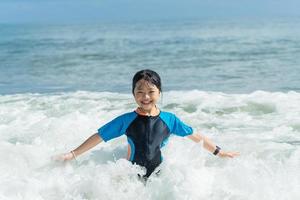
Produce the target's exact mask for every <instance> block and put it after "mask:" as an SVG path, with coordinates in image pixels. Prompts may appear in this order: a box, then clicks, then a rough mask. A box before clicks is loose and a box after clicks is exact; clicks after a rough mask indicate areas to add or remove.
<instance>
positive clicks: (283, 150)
mask: <svg viewBox="0 0 300 200" xmlns="http://www.w3.org/2000/svg"><path fill="white" fill-rule="evenodd" d="M0 27H1V29H0V32H1V38H0V43H1V46H0V47H1V48H0V58H1V66H0V68H1V73H0V93H1V95H0V199H3V200H6V199H149V200H154V199H155V200H156V199H164V200H173V199H178V200H190V199H191V200H193V199H212V200H221V199H222V200H223V199H228V200H229V199H230V200H241V199H247V200H248V199H253V200H256V199H265V200H269V199H278V200H282V199H287V200H290V199H291V200H294V199H295V200H296V199H299V198H300V192H299V188H300V181H299V180H300V170H299V169H300V156H299V155H300V91H299V78H298V77H299V64H300V59H299V58H300V57H299V56H300V46H299V44H300V43H299V42H300V36H299V34H297V33H299V32H300V26H299V23H298V21H297V20H295V21H293V23H292V22H290V21H284V20H283V21H280V20H279V21H271V22H266V21H262V22H253V21H251V22H249V21H244V22H225V21H210V22H199V21H192V22H190V21H189V22H184V23H183V22H182V23H179V22H176V23H166V24H162V23H153V24H149V25H147V26H146V25H144V24H96V25H59V26H54V25H51V26H46V25H1V26H0ZM142 68H151V69H154V70H156V71H158V72H159V73H160V74H161V76H162V78H163V90H164V92H163V95H162V98H161V100H160V101H159V103H158V106H159V107H160V109H162V110H164V111H169V112H173V113H175V114H176V115H177V116H179V117H180V118H181V120H182V121H184V122H185V123H187V124H189V125H190V126H192V127H193V128H194V131H195V132H201V133H202V134H204V135H206V136H208V137H209V138H211V139H212V140H213V141H214V142H215V143H216V144H217V145H219V146H220V147H222V149H224V150H230V151H239V152H240V153H241V155H240V156H239V157H237V158H234V159H221V158H218V157H216V156H213V155H212V154H211V153H210V152H208V151H206V150H205V149H204V148H203V147H202V145H201V144H199V143H198V144H197V143H194V142H193V141H191V140H189V139H187V138H181V137H177V136H172V137H171V138H170V140H169V142H168V145H166V146H165V147H163V149H162V153H163V159H164V161H163V163H162V165H161V166H160V167H159V168H160V170H161V173H160V175H159V176H151V178H150V179H149V180H148V182H147V183H146V184H145V183H143V182H141V181H140V180H139V179H138V178H137V174H138V173H143V172H144V169H143V168H140V167H138V166H135V165H132V164H131V163H130V162H128V161H127V160H126V159H125V158H126V155H127V140H126V137H125V136H122V137H120V138H118V139H115V140H112V141H110V142H107V143H104V142H103V143H101V144H100V145H97V146H96V147H95V148H94V149H93V150H90V151H88V152H87V153H85V154H83V155H82V156H79V157H78V158H77V161H75V160H74V161H71V162H57V161H55V160H53V156H55V155H58V154H60V153H65V152H68V151H70V150H72V149H74V148H76V147H77V146H78V145H80V144H81V143H82V142H83V141H84V140H85V139H87V138H88V137H89V136H91V135H92V134H93V133H95V132H97V129H98V128H99V127H100V126H102V125H103V124H105V123H106V122H108V121H110V120H112V119H113V118H114V117H116V116H118V115H120V114H122V113H125V112H130V111H132V110H134V109H135V108H136V104H135V102H134V99H133V97H132V94H131V91H130V87H131V85H130V84H131V83H130V81H131V78H132V76H133V74H134V72H135V71H137V70H139V69H142Z"/></svg>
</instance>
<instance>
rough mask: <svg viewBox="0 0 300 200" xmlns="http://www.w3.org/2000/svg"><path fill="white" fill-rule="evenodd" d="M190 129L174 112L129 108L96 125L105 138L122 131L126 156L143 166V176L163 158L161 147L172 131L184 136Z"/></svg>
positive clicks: (151, 170) (114, 136)
mask: <svg viewBox="0 0 300 200" xmlns="http://www.w3.org/2000/svg"><path fill="white" fill-rule="evenodd" d="M192 133H193V129H192V128H191V127H190V126H187V125H186V124H184V123H183V122H182V121H180V119H178V118H177V117H176V116H175V115H174V114H172V113H168V112H162V111H160V113H159V115H157V116H145V115H141V114H139V113H138V112H137V111H133V112H129V113H126V114H123V115H121V116H119V117H117V118H115V119H114V120H112V121H111V122H109V123H107V124H105V125H104V126H102V127H101V128H99V129H98V134H99V135H100V137H101V138H102V139H103V140H104V141H105V142H107V141H108V140H111V139H113V138H116V137H119V136H121V135H124V134H125V135H126V136H127V141H128V144H129V145H128V147H129V148H128V159H129V160H130V161H131V162H132V163H134V164H138V165H140V166H143V167H145V168H146V174H145V177H149V176H150V175H151V173H152V172H153V171H154V170H155V168H156V167H157V166H159V164H160V163H161V162H162V156H161V150H160V149H161V147H163V146H164V145H165V144H166V143H167V141H168V138H169V136H170V135H171V134H175V135H178V136H182V137H184V136H187V135H190V134H192Z"/></svg>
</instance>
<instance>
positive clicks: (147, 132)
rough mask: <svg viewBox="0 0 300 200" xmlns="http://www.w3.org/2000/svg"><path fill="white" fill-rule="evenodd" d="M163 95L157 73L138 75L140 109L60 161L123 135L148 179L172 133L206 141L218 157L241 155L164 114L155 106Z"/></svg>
mask: <svg viewBox="0 0 300 200" xmlns="http://www.w3.org/2000/svg"><path fill="white" fill-rule="evenodd" d="M161 92H162V89H161V79H160V77H159V75H158V74H157V73H156V72H154V71H152V70H142V71H139V72H137V73H136V74H135V75H134V77H133V80H132V93H133V96H134V99H135V101H136V103H137V105H138V107H137V109H136V110H134V111H132V112H128V113H125V114H123V115H120V116H118V117H117V118H115V119H113V120H112V121H111V122H109V123H107V124H105V125H104V126H102V127H101V128H99V129H98V132H97V133H95V134H94V135H92V136H91V137H89V138H88V139H87V140H86V141H85V142H84V143H82V144H81V145H80V146H79V147H77V148H76V149H74V150H72V151H71V152H69V153H66V154H63V155H61V156H60V159H62V160H72V159H74V158H76V157H77V156H79V155H81V154H82V153H84V152H86V151H88V150H89V149H91V148H93V147H94V146H96V145H97V144H99V143H100V142H102V141H105V142H107V141H109V140H111V139H113V138H116V137H119V136H121V135H124V134H125V135H126V136H127V141H128V156H127V159H128V160H129V161H131V162H132V163H133V164H138V165H140V166H143V167H145V168H146V174H145V175H144V177H145V178H148V177H149V176H150V175H151V173H152V172H153V171H154V170H155V168H156V167H157V166H159V164H160V163H161V162H162V155H161V150H160V149H161V147H162V146H164V145H165V144H166V142H167V140H168V138H169V136H170V135H171V134H174V135H177V136H181V137H188V138H190V139H191V140H193V141H194V142H197V143H199V142H200V141H203V146H204V148H206V149H207V150H208V151H210V152H212V153H213V154H214V155H218V156H219V157H230V158H233V157H235V156H237V155H239V153H237V152H226V151H223V150H221V148H220V147H218V146H216V145H215V144H214V143H213V142H212V141H211V140H210V139H208V138H207V137H205V136H203V135H201V134H200V133H193V129H192V128H191V127H190V126H188V125H186V124H185V123H183V122H182V121H181V120H180V119H179V118H178V117H177V116H176V115H174V114H172V113H169V112H164V111H161V110H160V109H159V108H158V107H157V105H156V103H157V102H158V100H159V98H160V95H161Z"/></svg>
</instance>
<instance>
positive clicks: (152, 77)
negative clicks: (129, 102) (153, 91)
mask: <svg viewBox="0 0 300 200" xmlns="http://www.w3.org/2000/svg"><path fill="white" fill-rule="evenodd" d="M141 79H143V80H145V81H148V82H149V83H151V84H153V85H155V86H156V87H157V88H158V90H159V91H160V92H162V90H161V79H160V76H159V75H158V73H156V72H155V71H152V70H150V69H144V70H141V71H138V72H137V73H136V74H135V75H134V77H133V79H132V94H134V88H135V85H136V83H137V82H138V81H139V80H141Z"/></svg>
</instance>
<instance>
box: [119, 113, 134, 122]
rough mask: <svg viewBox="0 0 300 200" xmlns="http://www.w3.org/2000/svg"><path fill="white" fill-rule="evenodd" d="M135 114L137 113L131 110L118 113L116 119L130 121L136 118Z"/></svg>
mask: <svg viewBox="0 0 300 200" xmlns="http://www.w3.org/2000/svg"><path fill="white" fill-rule="evenodd" d="M136 116H137V113H136V112H134V111H132V112H127V113H124V114H122V115H119V116H118V117H116V119H117V120H122V121H132V120H133V119H135V118H136Z"/></svg>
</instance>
